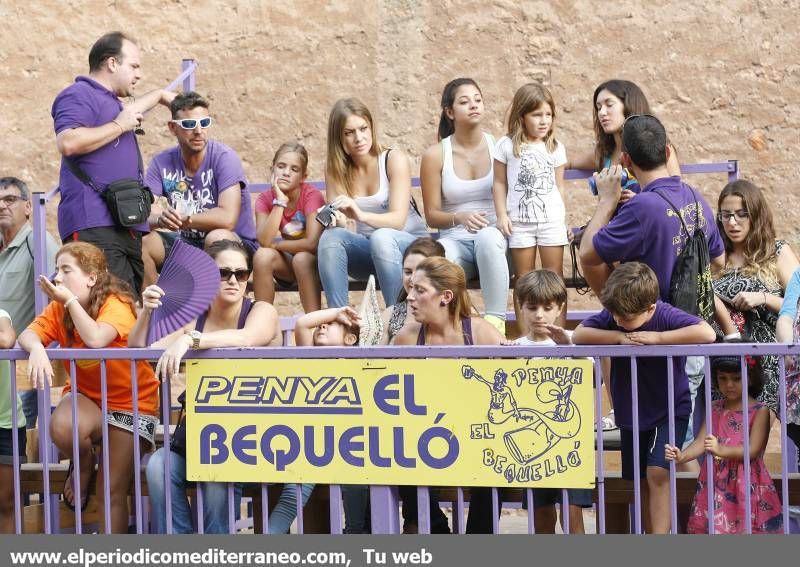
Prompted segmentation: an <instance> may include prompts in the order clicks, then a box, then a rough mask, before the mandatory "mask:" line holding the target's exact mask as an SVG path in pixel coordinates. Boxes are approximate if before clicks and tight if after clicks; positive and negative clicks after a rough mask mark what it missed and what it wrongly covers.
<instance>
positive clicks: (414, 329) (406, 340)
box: [394, 321, 422, 346]
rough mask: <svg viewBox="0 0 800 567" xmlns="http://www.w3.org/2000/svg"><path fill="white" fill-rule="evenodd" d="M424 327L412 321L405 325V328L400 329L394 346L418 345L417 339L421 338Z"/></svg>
mask: <svg viewBox="0 0 800 567" xmlns="http://www.w3.org/2000/svg"><path fill="white" fill-rule="evenodd" d="M421 326H422V325H421V324H420V323H417V322H416V321H411V322H409V323H406V324H405V325H403V328H402V329H400V332H398V333H397V335H395V338H394V344H395V346H400V345H416V344H417V337H418V336H419V329H420V327H421Z"/></svg>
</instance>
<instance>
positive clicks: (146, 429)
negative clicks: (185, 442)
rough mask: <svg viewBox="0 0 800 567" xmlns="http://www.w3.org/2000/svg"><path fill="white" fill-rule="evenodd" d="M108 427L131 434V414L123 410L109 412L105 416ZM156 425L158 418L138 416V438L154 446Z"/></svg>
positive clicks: (141, 414) (144, 415)
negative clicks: (117, 428)
mask: <svg viewBox="0 0 800 567" xmlns="http://www.w3.org/2000/svg"><path fill="white" fill-rule="evenodd" d="M106 421H107V422H108V424H109V425H113V426H114V427H119V428H120V429H124V430H125V431H130V432H131V433H133V412H130V411H123V410H109V411H108V413H107V414H106ZM156 425H158V418H157V417H156V416H154V415H147V414H143V413H140V414H139V436H140V437H142V438H143V439H145V440H146V441H149V442H150V444H151V445H153V446H155V438H156Z"/></svg>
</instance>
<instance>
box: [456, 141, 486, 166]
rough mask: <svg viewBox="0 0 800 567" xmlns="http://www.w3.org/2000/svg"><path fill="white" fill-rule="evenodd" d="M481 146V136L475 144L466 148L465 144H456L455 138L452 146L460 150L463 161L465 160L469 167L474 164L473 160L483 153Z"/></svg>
mask: <svg viewBox="0 0 800 567" xmlns="http://www.w3.org/2000/svg"><path fill="white" fill-rule="evenodd" d="M482 146H483V139H482V138H481V141H480V142H478V143H477V144H476V145H475V146H472V147H471V148H468V147H467V146H463V145H461V144H456V142H455V140H453V147H454V148H455V149H458V150H460V152H461V155H462V157H463V158H464V161H466V162H467V165H469V166H470V167H472V166H473V165H474V164H475V162H476V161H477V159H478V158H479V157H480V156H481V155H483V147H482Z"/></svg>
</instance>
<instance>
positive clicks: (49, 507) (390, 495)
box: [0, 343, 800, 533]
mask: <svg viewBox="0 0 800 567" xmlns="http://www.w3.org/2000/svg"><path fill="white" fill-rule="evenodd" d="M161 352H162V351H161V350H159V349H62V348H51V349H49V350H48V353H49V355H50V357H51V360H53V361H54V363H59V362H57V361H60V360H69V361H70V364H69V365H70V374H71V383H72V384H73V386H72V387H73V391H77V389H78V387H79V384H76V375H75V369H76V361H78V360H89V359H91V360H100V361H101V389H102V393H103V395H105V392H106V387H107V383H106V379H107V377H106V361H107V360H120V359H121V360H130V361H131V369H132V372H133V374H132V376H135V364H136V361H137V360H141V359H147V360H153V359H155V358H157V357H158V356H159V355H160V354H161ZM189 354H190V355H191V356H189V357H188V358H193V359H194V358H199V359H202V358H225V359H230V360H232V361H233V360H236V359H249V358H262V359H273V358H288V357H291V358H294V359H334V358H371V359H376V358H378V359H380V358H466V357H469V358H529V357H531V356H533V355H535V356H537V357H549V356H552V357H559V356H560V357H563V356H569V357H574V358H578V357H592V358H594V359H595V369H596V370H599V357H601V356H613V357H629V358H630V359H631V364H632V367H631V371H632V378H633V379H632V405H633V425H634V439H635V438H637V435H636V434H635V433H636V429H637V428H638V424H639V415H638V413H639V412H638V390H637V378H636V365H635V360H636V358H637V357H650V356H661V357H667V360H668V363H671V361H672V358H673V357H682V356H685V355H696V356H706V357H707V356H709V355H722V354H726V355H735V356H740V357H742V360H743V362H742V373H743V392H744V393H743V402H744V403H745V407H746V402H747V398H746V396H747V393H746V392H747V381H746V380H747V370H748V367H747V365H746V364H745V363H744V358H743V357H744V356H745V355H753V356H762V355H778V356H797V355H798V354H800V345H789V344H777V343H769V344H736V345H729V344H721V345H691V346H687V345H681V346H640V347H633V346H613V347H608V346H603V347H598V346H568V347H537V348H536V349H535V350H532V349H531V348H530V347H518V346H513V347H512V346H508V347H488V346H482V347H427V346H426V347H422V346H420V347H411V348H403V349H400V348H397V347H370V348H359V349H353V348H332V347H293V348H282V347H277V348H237V349H213V350H208V351H202V352H191V353H189ZM0 359H7V360H11V361H16V360H24V359H27V353H25V352H24V351H22V350H20V349H11V350H0ZM671 367H672V365H671V364H668V368H671ZM779 368H782V365H781V364H779ZM705 370H706V373H707V375H709V374H708V372H709V370H710V367H709V363H708V358H706V364H705ZM780 376H781V379H782V381H781V386H780V399H781V401H780V403H781V412H780V414H781V419H782V420H783V421H781V441H780V443H781V454H782V457H781V471H780V487H781V493H782V495H783V501H782V515H783V520H784V528H783V529H784V533H789V528H790V522H789V500H788V495H789V469H790V465H789V462H788V456H787V455H788V453H789V447H788V446H787V437H786V428H785V425H784V424H785V416H786V410H785V402H786V400H785V398H786V388H785V382H784V381H783V379H785V371H784V370H781V372H780ZM793 379H796V378H793ZM673 381H674V377H673V376H672V372H671V371H669V374H668V387H669V394H670V399H672V394H673V392H674V384H672V382H673ZM595 386H596V388H597V392H596V395H595V406H596V407H595V410H596V411H595V413H596V419H595V422H596V427H597V428H598V433H597V496H598V499H597V504H596V510H597V532H598V533H605V531H606V499H605V491H604V488H605V486H604V484H605V480H606V478H607V477H608V475H607V473H606V471H605V468H604V460H603V457H604V446H603V444H604V439H603V434H602V423H601V416H602V411H601V409H602V408H601V384H600V376H599V373H598V372H596V375H595ZM15 388H16V383H15V380H12V391H10V392H8V393H7V394H8V395H10V396H12V400H14V404H12V407H15V404H16V401H15V398H14V396H15ZM135 388H136V380H135V379H132V389H133V390H134V392H133V400H134V413H135V414H138V402H137V397H136V394H135ZM49 390H50V389H49V388H45V389H44V392H43V393H44V394H45V395H47V396H48V399H49V394H50V392H49ZM705 393H706V396H705V397H706V402H705V416H706V418H705V419H706V426H707V431H708V432H709V433H711V431H712V427H711V424H712V420H711V407H710V404H711V385H710V381H709V380H707V381H706V385H705ZM72 399H73V407H72V409H73V415H77V414H76V410H77V408H76V403H75V401H74V400H76V398H75V397H73V398H72ZM161 399H162V404H163V406H164V408H168V407H169V406H168V402H169V399H170V398H169V389H168V387H165V388H163V389H162V398H161ZM48 409H49V408H48ZM102 410H103V411H106V410H107V407H106V403H105V398H104V400H103V403H102ZM697 411H700V409H699V407H697ZM164 413H165V415H168V410H167V411H165V412H164ZM40 419H41V422H40V430H39V433H40V445H41V447H42V448H43V449H44V450H43V451H42V454H43V455H44V456H45V459H44V460H43V463H42V465H41V467H42V473H43V474H42V476H43V482H42V487H41V493H42V494H43V500H42V502H43V504H44V512H45V532H46V533H55V532H59V531H60V529H59V526H58V517H59V515H58V501H57V499H58V496H57V495H55V494H52V493H51V491H50V487H49V482H46V481H45V477H47V473H48V471H49V469H50V468H51V466H52V465H51V464H50V462H51V461H48V458H47V457H48V456H49V455H50V454H51V453H50V451H48V450H47V449H49V447H50V440H49V433H48V432H49V411H48V412H45V413H42V414H40ZM674 421H675V413H674V408H670V409H669V422H670V423H669V435H670V442H671V443H672V444H675V441H680V440H677V439H675V423H674ZM744 428H745V430H749V418H748V417H747V412H744ZM72 429H73V431H72V434H73V439H74V442H73V446H72V450H73V454H74V455H75V470H76V471H77V470H79V465H80V464H79V462H78V456H77V455H78V446H77V422H76V421H75V420H74V419H73V423H72ZM744 438H745V443H744V445H745V446H744V449H745V455H747V454H748V452H747V451H748V449H749V441H748V437H747V436H745V437H744ZM135 439H136V437H135ZM101 443H102V448H103V468H104V469H105V470H108V464H109V463H108V453H109V451H108V425H107V424H105V423H104V424H103V427H102V441H101ZM164 445H165V446H167V447H168V446H169V427H165V428H164ZM13 452H14V460H15V463H19V447H18V446H17V444H16V443H15V444H14V446H13ZM634 452H635V453H638V443H634ZM166 456H167V458H169V451H167V452H166ZM141 457H142V453H141V448H140V446H139V443H138V442H135V443H134V455H133V462H134V463H141V462H142V458H141ZM744 465H745V472H746V473H748V474H749V468H750V466H749V459H745V461H744ZM28 468H29V469H30V468H36V466H35V465H28ZM166 470H169V469H168V468H167V469H166ZM707 470H708V471H709V473H708V478H707V479H706V480H707V481H709V486H713V479H712V475H711V467H709V468H708V469H707ZM15 471H16V472H15V474H14V492H15V526H16V529H17V532H18V533H20V532H21V531H22V514H21V511H22V508H21V499H20V495H21V490H20V474H19V467H18V466H15ZM639 473H640V467H639V460H638V455H635V457H634V495H633V499H634V505H633V526H632V527H633V530H632V531H633V533H642V532H643V516H642V507H641V483H640V481H638V478H639V476H640V475H639ZM612 476H613V475H612ZM75 478H76V479H77V478H78V475H77V474H76V475H75ZM676 482H677V481H676V474H675V470H674V463H673V464H671V466H670V494H671V497H670V525H671V527H672V530H673V531H677V528H678V518H677V500H676V498H677V493H676ZM78 484H79V483H77V482H76V486H75V501H76V502H80V501H81V495H80V486H78ZM166 486H167V487H169V483H167V484H166ZM266 486H267V485H266V484H264V485H262V486H261V498H262V504H263V506H262V517H261V519H262V522H263V530H264V532H265V533H266V531H267V530H268V517H267V516H268V514H267V510H268V502H267V499H266V492H267V488H266ZM103 490H104V494H103V502H104V507H103V518H104V520H105V522H104V523H105V525H106V531H108V530H109V527H110V505H109V501H110V499H109V497H110V494H109V490H110V488H109V483H108V482H104V483H103ZM167 492H168V495H167V499H169V498H170V496H169V489H168V490H167ZM370 492H371V507H372V531H373V533H398V532H399V530H400V524H399V515H398V506H399V503H398V498H397V491H396V489H395V488H394V487H385V486H373V487H371V490H370ZM427 492H428V491H427V489H426V488H424V487H421V488H419V489H418V491H417V500H418V513H419V517H418V526H419V530H420V533H428V532H429V531H430V522H429V500H428V494H427ZM526 492H527V494H528V499H529V500H528V501H529V510H528V528H529V529H528V531H529V532H530V533H533V531H534V529H533V510H532V509H533V506H532V499H531V491H530V490H527V491H526ZM563 492H564V494H563V497H564V498H565V499H564V504H563V506H562V510H564V515H565V518H564V531H565V532H568V531H569V520H568V511H567V510H568V499H567V498H568V497H567V494H566V491H563ZM228 493H229V498H228V501H229V506H228V518H229V525H230V526H231V528H230V529H231V531H232V532H234V531H236V527H235V522H233V518H234V515H235V510H234V507H233V501H234V499H233V497H232V496H233V484H229V485H228ZM141 494H142V484H141V466H134V495H133V496H134V497H133V499H132V502H133V510H131V512H132V513H133V515H134V517H135V527H136V533H146V532H147V530H148V527H147V525H146V523H145V522H144V518H145V507H146V506H144V505H143V502H142V500H143V498H142V496H141ZM200 494H201V492H200V491H197V496H196V500H195V505H196V508H202V497H201V496H200ZM500 499H501V498H500V494H499V493H498V490H497V489H493V490H492V513H493V520H492V524H493V530H494V531H495V532H497V531H499V520H498V518H499V514H498V512H499V506H500ZM297 500H298V517H297V524H298V531H299V532H301V533H302V532H303V525H304V518H303V511H302V504H301V503H302V495H301V493H300V492H299V489H298V494H297ZM748 501H749V498H748ZM708 504H709V509H713V503H712V502H711V497H710V496H709V503H708ZM746 506H747V508H746V510H748V511H749V504H746ZM454 507H455V510H454V518H453V529H454V531H456V532H458V533H463V532H464V520H463V518H464V516H463V513H464V502H463V496H462V494H461V492H460V491H459V492H458V494H457V498H456V502H455V506H454ZM170 509H171V506H170V505H168V506H167V514H168V519H167V523H168V526H169V525H170V524H171V518H170V516H169V515H170ZM341 510H342V508H341V493H340V491H339V488H338V487H335V486H332V487H331V490H330V520H331V532H332V533H341V532H342V526H341V514H342V512H341ZM197 515H198V517H199V518H200V519H199V521H198V524H197V526H198V531H201V532H202V525H203V522H202V510H197ZM81 516H82V514H81V511H80V506H76V510H75V523H76V528H75V531H76V532H77V533H80V532H81V531H82V518H81ZM48 518H49V519H50V521H49V522H48ZM709 530H710V531H713V526H712V525H709ZM746 531H748V532H749V522H748V527H747V528H746Z"/></svg>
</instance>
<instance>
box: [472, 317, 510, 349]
mask: <svg viewBox="0 0 800 567" xmlns="http://www.w3.org/2000/svg"><path fill="white" fill-rule="evenodd" d="M471 323H472V336H473V338H474V339H475V344H478V345H499V344H502V342H503V341H504V340H505V337H504V336H503V335H502V334H500V331H498V330H497V329H496V328H495V327H494V326H493V325H492V324H491V323H489V322H487V321H486V320H485V319H483V318H482V317H472V318H471Z"/></svg>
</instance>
